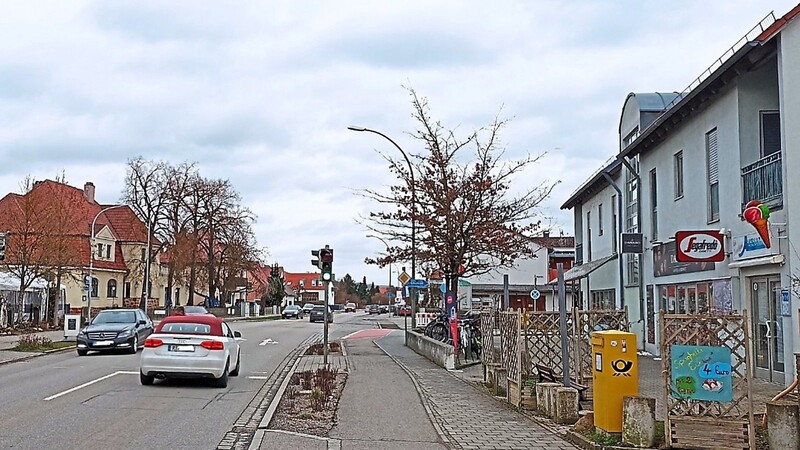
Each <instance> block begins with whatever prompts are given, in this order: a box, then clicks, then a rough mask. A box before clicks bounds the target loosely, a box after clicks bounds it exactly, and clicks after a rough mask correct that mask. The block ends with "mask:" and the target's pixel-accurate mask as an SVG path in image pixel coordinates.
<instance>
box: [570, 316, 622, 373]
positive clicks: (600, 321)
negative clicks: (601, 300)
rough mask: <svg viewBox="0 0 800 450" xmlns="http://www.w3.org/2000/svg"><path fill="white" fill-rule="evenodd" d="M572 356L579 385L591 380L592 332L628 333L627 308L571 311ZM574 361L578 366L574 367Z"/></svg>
mask: <svg viewBox="0 0 800 450" xmlns="http://www.w3.org/2000/svg"><path fill="white" fill-rule="evenodd" d="M572 324H573V327H572V341H571V342H570V344H571V349H570V355H572V358H573V359H572V361H573V364H572V365H571V367H573V368H574V371H575V373H576V374H577V375H578V378H579V380H580V382H581V383H583V382H584V381H586V380H590V379H591V378H592V332H593V331H603V330H619V331H630V327H631V324H630V321H629V320H628V308H625V309H597V310H585V311H583V310H573V320H572ZM574 361H577V362H578V364H577V365H575V363H574Z"/></svg>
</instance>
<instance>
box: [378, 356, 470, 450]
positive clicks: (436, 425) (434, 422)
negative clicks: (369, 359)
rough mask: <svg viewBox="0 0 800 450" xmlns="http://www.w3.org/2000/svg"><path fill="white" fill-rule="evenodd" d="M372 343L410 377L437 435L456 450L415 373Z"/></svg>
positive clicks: (447, 445)
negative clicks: (437, 418)
mask: <svg viewBox="0 0 800 450" xmlns="http://www.w3.org/2000/svg"><path fill="white" fill-rule="evenodd" d="M372 343H373V344H375V346H376V347H378V348H379V349H381V351H382V352H383V353H385V354H386V356H388V357H389V358H390V359H391V360H392V361H394V363H395V364H397V365H398V366H399V367H400V368H401V369H403V371H404V372H405V373H406V375H408V378H410V379H411V382H412V383H413V384H414V389H416V391H417V395H419V399H420V401H421V402H422V406H423V407H424V408H425V413H426V414H427V415H428V419H430V421H431V425H433V428H434V429H435V430H436V434H438V435H439V439H441V440H442V441H443V442H444V445H445V446H446V447H448V448H454V445H453V443H452V442H451V441H450V438H449V437H448V435H447V433H446V432H445V431H444V429H442V426H441V425H440V424H439V422H438V421H437V420H436V416H435V415H434V413H433V410H432V409H431V406H430V403H429V402H428V397H427V396H426V395H425V393H424V392H422V387H421V386H420V385H419V382H417V379H416V377H415V376H414V372H412V371H411V369H409V368H408V367H406V365H405V364H403V363H402V362H400V360H398V359H397V358H395V357H394V356H393V355H392V354H391V353H389V352H387V351H386V349H384V348H383V347H381V345H380V344H378V342H377V341H372Z"/></svg>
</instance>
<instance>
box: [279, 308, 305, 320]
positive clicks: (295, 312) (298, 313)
mask: <svg viewBox="0 0 800 450" xmlns="http://www.w3.org/2000/svg"><path fill="white" fill-rule="evenodd" d="M290 317H292V318H295V319H302V318H303V309H302V308H300V306H298V305H286V307H285V308H283V311H282V312H281V318H282V319H288V318H290Z"/></svg>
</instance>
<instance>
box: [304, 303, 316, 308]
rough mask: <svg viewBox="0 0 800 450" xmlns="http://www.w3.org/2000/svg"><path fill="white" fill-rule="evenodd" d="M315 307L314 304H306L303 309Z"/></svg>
mask: <svg viewBox="0 0 800 450" xmlns="http://www.w3.org/2000/svg"><path fill="white" fill-rule="evenodd" d="M313 307H314V305H313V304H312V303H306V304H305V305H303V308H313Z"/></svg>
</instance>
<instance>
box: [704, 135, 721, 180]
mask: <svg viewBox="0 0 800 450" xmlns="http://www.w3.org/2000/svg"><path fill="white" fill-rule="evenodd" d="M706 152H707V153H708V184H714V183H717V182H718V181H719V160H718V159H717V130H716V129H714V130H711V131H709V132H708V134H706Z"/></svg>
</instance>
